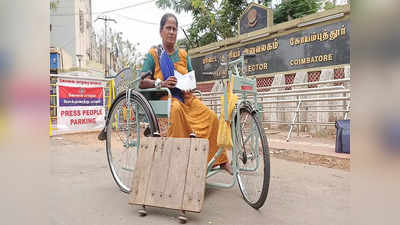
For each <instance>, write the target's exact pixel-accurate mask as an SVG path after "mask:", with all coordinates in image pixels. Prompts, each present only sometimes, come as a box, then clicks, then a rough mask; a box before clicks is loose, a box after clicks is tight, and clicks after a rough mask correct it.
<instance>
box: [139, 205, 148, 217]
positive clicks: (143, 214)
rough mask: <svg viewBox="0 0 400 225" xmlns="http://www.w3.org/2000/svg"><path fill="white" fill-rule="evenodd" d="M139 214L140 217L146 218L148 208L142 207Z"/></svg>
mask: <svg viewBox="0 0 400 225" xmlns="http://www.w3.org/2000/svg"><path fill="white" fill-rule="evenodd" d="M138 213H139V216H146V215H147V211H146V207H145V206H142V208H141V209H139V210H138Z"/></svg>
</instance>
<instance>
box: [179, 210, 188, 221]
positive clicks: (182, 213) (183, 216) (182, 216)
mask: <svg viewBox="0 0 400 225" xmlns="http://www.w3.org/2000/svg"><path fill="white" fill-rule="evenodd" d="M178 220H179V223H182V224H185V223H186V222H187V217H186V216H185V211H182V212H181V214H180V215H179V216H178Z"/></svg>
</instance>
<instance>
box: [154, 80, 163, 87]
mask: <svg viewBox="0 0 400 225" xmlns="http://www.w3.org/2000/svg"><path fill="white" fill-rule="evenodd" d="M161 82H162V81H161V80H160V79H157V80H156V81H154V87H155V88H161Z"/></svg>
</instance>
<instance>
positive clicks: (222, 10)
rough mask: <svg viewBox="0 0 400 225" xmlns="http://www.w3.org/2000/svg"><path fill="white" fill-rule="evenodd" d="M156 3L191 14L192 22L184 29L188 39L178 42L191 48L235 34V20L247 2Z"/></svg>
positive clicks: (159, 0)
mask: <svg viewBox="0 0 400 225" xmlns="http://www.w3.org/2000/svg"><path fill="white" fill-rule="evenodd" d="M156 5H157V6H158V7H159V8H162V9H166V8H171V9H173V10H174V11H175V12H177V13H179V12H182V11H185V12H190V13H191V14H192V16H193V23H192V24H190V27H189V28H188V29H187V30H186V32H187V35H188V38H189V41H187V40H186V41H184V40H180V42H179V44H180V45H182V44H183V45H184V46H187V47H189V48H193V47H199V46H203V45H207V44H210V43H212V42H215V41H218V40H222V39H226V38H230V37H233V36H235V35H236V31H237V20H238V18H239V16H240V15H241V13H242V12H243V10H244V9H246V7H247V6H248V3H247V1H245V0H222V1H220V2H219V1H215V0H157V1H156ZM180 23H181V24H180V25H182V21H180Z"/></svg>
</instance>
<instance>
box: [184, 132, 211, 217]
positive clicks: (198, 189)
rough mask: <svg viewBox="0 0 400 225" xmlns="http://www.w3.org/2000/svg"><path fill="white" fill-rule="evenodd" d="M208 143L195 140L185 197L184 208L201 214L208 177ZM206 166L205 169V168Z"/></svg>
mask: <svg viewBox="0 0 400 225" xmlns="http://www.w3.org/2000/svg"><path fill="white" fill-rule="evenodd" d="M207 155H208V141H207V142H204V141H201V139H197V138H196V139H193V141H192V144H191V146H190V158H189V163H188V169H187V174H188V176H187V177H186V183H185V192H184V195H183V203H182V208H183V209H185V210H187V211H192V212H200V210H201V208H202V207H203V200H204V191H205V188H206V186H205V185H206V182H205V181H206V176H207V159H208V158H207ZM204 165H205V167H204Z"/></svg>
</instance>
